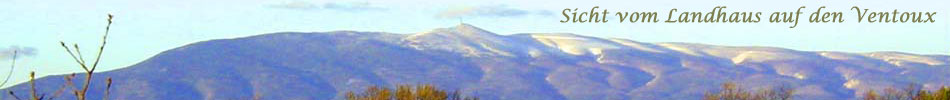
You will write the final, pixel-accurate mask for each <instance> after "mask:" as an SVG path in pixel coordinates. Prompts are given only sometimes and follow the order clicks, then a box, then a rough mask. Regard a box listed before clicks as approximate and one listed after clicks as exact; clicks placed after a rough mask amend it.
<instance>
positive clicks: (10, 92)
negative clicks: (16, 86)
mask: <svg viewBox="0 0 950 100" xmlns="http://www.w3.org/2000/svg"><path fill="white" fill-rule="evenodd" d="M7 93H9V94H10V96H13V99H16V100H21V99H20V97H17V96H16V94H13V91H8V92H7Z"/></svg>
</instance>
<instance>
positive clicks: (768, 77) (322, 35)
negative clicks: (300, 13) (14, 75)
mask: <svg viewBox="0 0 950 100" xmlns="http://www.w3.org/2000/svg"><path fill="white" fill-rule="evenodd" d="M64 59H65V58H64ZM948 63H950V56H947V55H919V54H909V53H900V52H873V53H846V52H830V51H797V50H790V49H783V48H775V47H736V46H716V45H706V44H694V43H642V42H637V41H632V40H626V39H615V38H596V37H588V36H581V35H575V34H563V33H562V34H549V33H527V34H514V35H498V34H495V33H492V32H489V31H486V30H482V29H480V28H477V27H474V26H471V25H468V24H461V25H458V26H455V27H450V28H439V29H434V30H431V31H428V32H421V33H415V34H393V33H380V32H356V31H335V32H315V33H299V32H283V33H273V34H264V35H257V36H250V37H243V38H235V39H219V40H209V41H203V42H198V43H193V44H189V45H186V46H183V47H179V48H175V49H172V50H168V51H165V52H162V53H160V54H158V55H156V56H154V57H152V58H149V59H148V60H145V61H142V62H141V63H138V64H135V65H133V66H129V67H125V68H122V69H118V70H112V71H108V72H101V73H98V74H95V75H97V76H95V79H96V80H94V81H103V80H104V79H105V77H113V78H114V81H115V82H114V87H113V89H112V90H113V91H112V92H111V93H112V94H111V97H110V98H112V99H116V100H195V99H214V100H220V99H225V100H232V99H249V98H252V97H254V96H255V95H258V96H260V97H261V98H262V99H264V100H299V99H314V100H326V99H341V98H342V95H343V93H345V92H346V91H358V90H362V89H363V88H366V87H367V86H372V85H380V86H395V85H399V84H433V85H435V86H437V87H439V88H442V89H446V90H460V91H462V93H463V94H466V95H473V96H478V97H480V98H482V99H489V100H496V99H503V100H562V99H569V100H615V99H620V100H623V99H647V100H651V99H680V100H682V99H699V98H700V97H701V96H702V94H703V93H704V92H706V91H713V90H716V89H718V86H719V84H721V83H723V82H729V81H732V82H736V83H739V84H742V86H743V87H745V88H751V89H756V88H762V87H767V86H777V85H787V86H791V87H793V88H795V89H796V90H797V92H796V94H795V95H796V99H805V100H809V99H849V98H855V96H859V95H860V94H861V93H860V92H863V91H865V90H868V89H876V90H880V89H883V88H886V87H901V86H906V85H907V84H910V83H917V84H920V85H921V86H923V88H924V89H935V88H936V87H938V86H950V65H948ZM79 77H82V76H81V75H80V76H79ZM63 83H64V80H63V76H62V75H59V76H47V77H43V78H40V79H38V81H37V84H38V85H39V86H38V89H39V92H40V93H49V94H47V95H53V94H51V93H53V91H55V90H56V89H58V88H59V87H60V86H62V84H63ZM77 83H79V82H78V81H77ZM28 88H29V85H28V84H18V85H16V86H14V87H11V89H12V90H13V91H15V92H16V93H18V94H17V95H19V96H20V97H28V96H27V95H29V92H28V91H29V90H28ZM91 88H93V89H91V91H90V92H89V93H90V94H89V96H90V100H99V98H101V95H102V91H101V90H102V89H104V88H105V86H104V84H94V85H93V86H92V87H91ZM4 95H6V94H4ZM5 97H7V98H2V99H3V100H10V99H12V98H11V97H10V96H5ZM66 98H73V97H72V95H71V94H70V93H63V94H61V95H60V97H58V98H57V99H66Z"/></svg>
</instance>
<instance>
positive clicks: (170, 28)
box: [0, 0, 950, 82]
mask: <svg viewBox="0 0 950 100" xmlns="http://www.w3.org/2000/svg"><path fill="white" fill-rule="evenodd" d="M921 2H926V3H921ZM946 4H950V2H948V1H945V0H933V1H921V0H861V1H847V0H833V1H827V0H814V1H812V0H804V1H801V0H788V1H773V2H763V1H759V0H728V1H727V0H693V1H660V0H657V1H645V0H618V1H599V0H594V1H591V0H567V1H546V0H524V1H509V0H463V1H430V0H418V1H405V0H385V1H367V0H361V1H336V0H334V1H324V0H2V1H0V34H3V35H2V36H3V38H2V39H0V52H3V53H6V52H7V51H9V50H12V49H13V48H16V49H21V50H25V51H27V53H29V54H26V55H24V56H21V57H20V59H17V61H18V62H17V66H18V67H17V68H16V70H15V71H14V72H15V73H14V75H15V76H17V77H14V80H13V81H14V82H24V81H25V80H26V77H25V76H26V75H27V73H28V72H29V71H36V72H37V73H38V74H39V75H41V76H42V75H54V74H63V73H70V72H79V71H81V70H82V69H81V68H79V67H77V64H75V63H74V62H72V61H71V59H70V58H69V56H68V55H67V54H66V53H65V52H63V51H64V50H63V49H62V48H61V47H59V44H58V42H59V41H65V42H67V43H78V44H79V45H80V46H81V48H83V51H85V53H86V54H87V55H86V56H87V57H91V56H92V55H91V54H93V53H94V51H95V50H94V49H95V48H96V47H97V44H98V42H100V39H99V38H100V36H101V35H102V32H103V27H104V26H105V24H106V23H105V15H106V13H113V14H115V15H116V19H115V22H116V23H115V24H113V30H112V33H111V35H110V40H109V41H110V44H109V45H108V47H107V52H106V54H105V55H106V56H105V57H104V58H103V64H102V69H105V70H111V69H117V68H122V67H125V66H129V65H132V64H135V63H137V62H140V61H142V60H145V59H147V58H148V57H150V56H152V55H155V54H158V53H160V52H162V51H164V50H168V49H172V48H175V47H179V46H183V45H186V44H189V43H194V42H200V41H205V40H210V39H225V38H236V37H244V36H250V35H258V34H265V33H273V32H285V31H297V32H326V31H336V30H357V31H382V32H394V33H404V34H410V33H416V32H424V31H427V30H430V29H434V28H442V27H451V26H454V25H456V24H458V22H459V18H462V19H463V21H464V22H465V23H469V24H472V25H475V26H478V27H481V28H484V29H486V30H489V31H493V32H495V33H498V34H515V33H552V32H557V33H574V34H581V35H588V36H595V37H610V38H626V39H631V40H635V41H641V42H692V43H704V44H716V45H730V46H773V47H783V48H790V49H796V50H805V51H845V52H859V53H860V52H873V51H900V52H910V53H920V54H944V55H946V54H950V45H948V44H947V43H950V32H948V31H950V29H948V27H950V26H948V22H947V21H948V20H950V17H948V16H950V15H947V14H950V12H948V9H950V7H947V6H945V5H946ZM593 6H600V7H601V9H607V10H609V11H611V12H617V11H637V12H641V11H655V12H659V13H660V14H661V15H660V17H661V18H665V17H666V16H667V15H665V14H667V12H668V11H669V10H670V9H672V8H677V9H679V10H680V11H700V12H706V11H709V10H711V9H712V8H713V7H715V6H727V7H728V8H727V9H724V10H723V11H742V12H748V11H756V12H763V13H766V15H765V16H766V17H767V14H768V13H770V12H774V11H794V10H796V9H797V8H798V7H800V6H807V8H806V9H803V12H805V13H806V14H808V13H810V12H812V11H814V10H815V9H816V8H817V7H819V6H827V7H828V8H826V9H825V10H826V11H840V12H844V15H845V16H844V18H845V20H846V22H845V23H826V24H813V23H806V22H800V23H799V25H798V27H796V28H788V26H790V25H791V24H785V23H768V22H761V23H749V24H721V23H720V24H710V23H687V24H670V23H634V24H631V23H616V22H610V23H597V24H594V23H560V22H558V21H559V20H561V19H563V18H564V17H563V16H561V13H560V10H561V9H565V8H572V9H573V8H579V9H582V10H583V9H588V10H589V8H590V7H593ZM852 6H859V7H861V8H868V9H871V10H872V11H875V10H877V11H892V10H894V9H898V10H899V11H924V12H934V11H935V12H939V13H938V14H937V15H936V18H934V19H936V20H937V22H936V23H927V24H914V23H904V24H894V23H887V24H868V23H856V22H854V21H856V15H855V13H854V11H853V10H850V8H851V7H852ZM805 16H807V15H802V17H805ZM608 19H611V20H614V19H616V17H615V16H608ZM763 19H766V18H763ZM662 20H663V19H661V21H662ZM802 20H804V18H802ZM614 21H615V20H614ZM0 56H4V57H6V55H0ZM9 60H10V59H9V58H3V59H2V61H0V65H3V67H0V73H2V75H6V72H7V68H8V67H7V66H8V65H9V64H10V61H9ZM105 70H101V71H105ZM19 76H23V77H19Z"/></svg>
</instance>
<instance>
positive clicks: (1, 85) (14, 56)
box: [0, 50, 17, 87]
mask: <svg viewBox="0 0 950 100" xmlns="http://www.w3.org/2000/svg"><path fill="white" fill-rule="evenodd" d="M16 55H17V50H13V59H12V60H11V62H12V64H10V72H9V73H7V78H5V79H3V83H0V87H3V86H6V85H7V81H10V76H13V67H14V66H16Z"/></svg>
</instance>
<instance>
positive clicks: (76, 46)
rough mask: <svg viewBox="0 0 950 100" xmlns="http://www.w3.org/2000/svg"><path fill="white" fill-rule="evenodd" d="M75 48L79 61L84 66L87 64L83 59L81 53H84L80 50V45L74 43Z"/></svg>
mask: <svg viewBox="0 0 950 100" xmlns="http://www.w3.org/2000/svg"><path fill="white" fill-rule="evenodd" d="M73 48H74V49H76V55H77V56H79V61H81V62H82V64H86V59H83V58H84V57H82V52H79V51H82V50H79V44H75V43H73Z"/></svg>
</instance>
